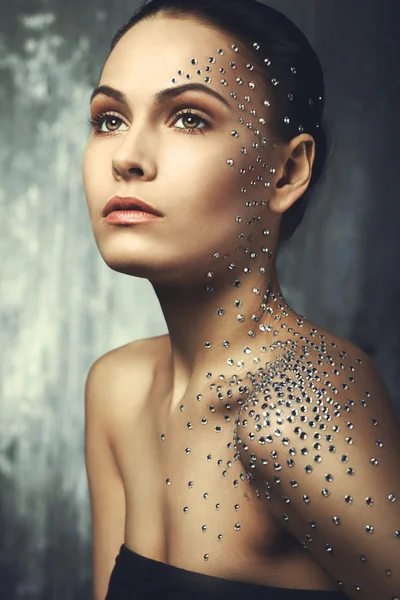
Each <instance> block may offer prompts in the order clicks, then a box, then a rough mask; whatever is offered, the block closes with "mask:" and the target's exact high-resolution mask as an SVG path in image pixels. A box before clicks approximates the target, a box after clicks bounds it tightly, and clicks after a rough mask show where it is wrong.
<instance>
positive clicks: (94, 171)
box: [82, 142, 110, 210]
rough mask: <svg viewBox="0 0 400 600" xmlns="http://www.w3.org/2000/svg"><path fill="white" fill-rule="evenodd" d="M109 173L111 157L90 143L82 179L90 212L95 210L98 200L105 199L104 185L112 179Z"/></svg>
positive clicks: (87, 148)
mask: <svg viewBox="0 0 400 600" xmlns="http://www.w3.org/2000/svg"><path fill="white" fill-rule="evenodd" d="M109 173H110V166H109V157H108V158H107V156H106V155H105V153H104V152H99V148H98V147H96V145H95V144H93V143H92V142H89V143H88V145H87V146H86V149H85V151H84V154H83V158H82V178H83V185H84V189H85V194H86V200H87V202H88V206H89V210H90V209H92V210H93V209H94V208H95V204H96V199H97V201H98V200H99V199H102V198H103V197H104V189H105V188H104V184H105V182H106V180H107V179H109V178H110V177H109ZM102 190H103V193H102Z"/></svg>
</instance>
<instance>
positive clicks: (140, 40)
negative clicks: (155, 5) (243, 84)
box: [100, 15, 249, 97]
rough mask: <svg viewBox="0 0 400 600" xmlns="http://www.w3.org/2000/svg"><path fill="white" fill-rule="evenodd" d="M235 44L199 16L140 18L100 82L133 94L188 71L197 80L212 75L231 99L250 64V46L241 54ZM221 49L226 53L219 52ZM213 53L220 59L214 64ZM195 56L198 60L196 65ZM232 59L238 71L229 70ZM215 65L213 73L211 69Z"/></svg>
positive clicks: (114, 53) (115, 51)
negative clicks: (236, 81)
mask: <svg viewBox="0 0 400 600" xmlns="http://www.w3.org/2000/svg"><path fill="white" fill-rule="evenodd" d="M233 44H235V40H234V39H232V38H231V36H230V35H229V34H227V33H225V32H223V31H219V30H217V29H215V28H213V27H212V26H210V25H207V24H206V23H202V22H200V21H197V20H195V19H194V18H191V17H184V18H176V17H165V16H160V15H157V16H156V17H152V18H149V19H145V20H143V21H140V22H139V23H137V24H136V25H135V26H134V27H132V29H130V30H129V31H128V32H127V33H126V34H125V35H124V36H123V37H122V38H121V39H120V40H119V42H118V43H117V45H116V46H115V48H114V49H113V51H112V52H111V54H110V56H109V57H108V59H107V61H106V63H105V65H104V68H103V71H102V75H101V79H100V84H107V85H110V86H115V87H117V88H119V89H123V90H124V91H125V93H127V94H128V95H129V93H130V91H132V93H137V92H138V89H140V91H141V92H143V93H144V94H146V93H147V92H148V93H152V92H154V91H155V90H157V89H160V88H161V87H169V86H170V85H171V81H172V79H173V78H175V77H176V78H179V79H180V83H182V79H184V78H185V76H187V75H190V76H191V77H190V78H193V79H195V80H197V81H200V80H203V81H204V77H205V76H207V75H209V76H210V77H211V82H210V83H209V86H210V87H212V88H213V89H215V90H217V91H218V92H219V93H221V94H222V95H225V96H227V97H228V95H229V91H231V90H232V88H233V87H234V79H235V77H236V76H237V75H238V73H239V70H240V71H241V73H242V74H243V68H244V67H245V63H246V61H245V51H244V49H242V48H241V51H240V55H239V54H238V53H237V52H234V50H232V45H233ZM219 49H222V50H223V52H224V54H223V55H220V54H218V52H217V50H219ZM211 57H213V58H214V59H215V63H212V64H210V61H209V59H210V58H211ZM193 59H196V61H197V63H196V64H192V62H191V61H192V60H193ZM230 61H234V62H235V64H236V65H237V70H236V71H233V72H231V73H228V70H229V71H230V69H229V62H230ZM210 66H211V67H212V69H211V70H212V71H213V73H211V72H208V71H206V70H205V68H206V67H208V68H209V67H210ZM219 68H226V70H227V75H229V77H226V79H227V80H228V85H227V86H226V88H225V93H224V88H223V86H222V85H221V78H222V77H223V76H222V75H221V74H220V73H219V71H218V70H219ZM198 69H201V71H202V76H201V77H200V76H199V75H198V74H197V71H198ZM178 71H179V74H178ZM182 72H183V73H182ZM182 75H183V76H182ZM248 75H249V73H248V74H246V77H247V78H249V77H248Z"/></svg>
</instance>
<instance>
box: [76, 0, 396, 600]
mask: <svg viewBox="0 0 400 600" xmlns="http://www.w3.org/2000/svg"><path fill="white" fill-rule="evenodd" d="M323 107H324V83H323V74H322V72H321V67H320V64H319V61H318V58H317V57H316V55H315V53H314V51H313V50H312V48H311V47H310V45H309V43H308V41H307V40H306V38H305V37H304V35H303V34H302V33H301V32H300V31H299V30H298V29H297V27H295V26H294V25H293V24H292V23H291V22H290V21H289V20H288V19H287V18H285V17H284V16H283V15H281V14H280V13H278V12H276V11H275V10H273V9H272V8H269V7H267V6H265V5H263V4H260V3H258V2H255V1H254V0H191V1H190V2H187V1H184V0H153V1H152V2H150V3H148V4H146V5H144V6H142V7H141V9H140V10H139V11H138V12H137V14H136V15H135V16H134V17H133V18H132V19H131V20H130V21H129V23H128V24H127V25H126V26H125V27H123V28H122V29H121V30H120V31H119V32H118V33H117V35H116V37H115V38H114V40H113V43H112V49H111V52H110V54H109V56H108V58H107V61H106V63H105V65H104V68H103V71H102V73H101V77H100V81H99V86H98V87H97V88H96V90H95V91H94V93H93V95H92V99H91V125H92V132H91V135H90V139H89V141H88V145H87V149H86V151H85V156H84V161H83V170H84V183H85V190H86V196H87V202H88V207H89V214H90V220H91V224H92V227H93V232H94V236H95V239H96V243H97V245H98V248H99V251H100V253H101V255H102V257H103V259H104V261H105V262H106V264H107V265H108V266H109V267H110V268H111V269H113V270H115V271H118V272H120V273H126V274H127V275H131V276H137V277H145V278H147V279H148V280H149V281H150V282H151V283H152V285H153V287H154V290H155V292H156V294H157V296H158V299H159V301H160V305H161V308H162V310H163V313H164V316H165V319H166V322H167V325H168V331H169V335H166V336H161V337H157V338H154V339H148V340H140V341H135V342H132V343H131V344H128V345H126V346H123V347H121V348H118V349H116V350H113V351H111V352H109V353H107V354H106V355H104V356H102V357H101V358H100V359H98V360H97V361H96V362H95V363H94V365H93V366H92V368H91V369H90V372H89V374H88V378H87V384H86V417H85V418H86V463H87V471H88V480H89V486H90V496H91V506H92V518H93V569H94V595H95V600H104V598H105V597H106V598H107V599H108V600H123V599H128V598H129V599H133V598H135V600H139V599H142V598H153V597H154V598H155V597H158V598H173V599H179V598H203V599H204V598H207V599H208V598H210V599H211V598H219V597H222V598H247V597H251V598H260V599H261V598H265V599H267V598H268V599H269V600H273V599H283V598H285V599H293V600H301V599H310V600H311V599H314V600H322V599H324V600H328V599H331V600H334V599H335V600H338V599H340V598H350V599H354V600H355V599H358V598H362V599H363V600H394V599H395V598H398V597H399V595H400V567H399V565H400V512H399V503H400V499H399V496H400V483H399V470H400V447H399V428H398V424H397V422H396V418H395V415H394V412H393V410H392V408H391V406H390V403H389V399H388V392H387V389H386V387H385V385H384V383H383V381H382V378H381V376H380V374H379V373H378V372H377V370H376V368H375V366H374V364H373V362H372V360H371V359H370V358H369V357H368V356H367V355H366V354H365V353H364V352H363V351H362V350H361V349H360V348H358V347H356V346H354V345H353V344H351V343H350V342H349V341H347V340H344V339H341V338H339V337H338V336H336V335H334V334H333V333H331V332H329V331H326V330H324V329H323V328H322V327H320V326H318V325H315V324H314V323H311V322H310V321H308V320H307V319H305V318H304V317H303V316H302V315H299V314H298V313H296V312H295V311H294V310H293V309H292V308H291V307H290V306H288V304H287V302H286V301H285V300H284V298H283V295H282V292H281V290H280V287H279V282H278V277H277V272H276V267H275V261H276V254H277V251H278V249H279V248H280V247H281V245H282V244H283V243H284V242H285V241H286V240H287V239H288V238H289V237H290V236H291V234H292V233H293V231H294V229H295V228H296V226H297V225H298V223H299V222H300V220H301V217H302V214H303V212H304V209H305V205H306V202H307V197H308V194H309V192H310V190H311V188H312V187H313V186H314V185H315V184H316V182H317V181H318V179H319V177H320V175H321V173H322V169H323V166H324V162H325V159H326V153H327V144H326V137H325V133H324V129H323V126H322V112H323ZM132 318H133V319H140V315H132Z"/></svg>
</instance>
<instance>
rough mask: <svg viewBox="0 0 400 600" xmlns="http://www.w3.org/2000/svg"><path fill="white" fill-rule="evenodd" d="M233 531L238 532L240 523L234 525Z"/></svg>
mask: <svg viewBox="0 0 400 600" xmlns="http://www.w3.org/2000/svg"><path fill="white" fill-rule="evenodd" d="M235 530H236V531H240V523H235Z"/></svg>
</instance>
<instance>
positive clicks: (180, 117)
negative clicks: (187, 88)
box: [174, 110, 209, 134]
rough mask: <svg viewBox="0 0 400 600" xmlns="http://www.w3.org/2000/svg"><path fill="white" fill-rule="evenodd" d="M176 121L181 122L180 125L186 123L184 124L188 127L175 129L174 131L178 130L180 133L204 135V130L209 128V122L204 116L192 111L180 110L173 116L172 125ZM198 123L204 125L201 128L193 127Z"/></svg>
mask: <svg viewBox="0 0 400 600" xmlns="http://www.w3.org/2000/svg"><path fill="white" fill-rule="evenodd" d="M178 121H182V123H184V122H185V121H186V123H187V124H188V127H185V126H184V127H176V129H180V130H181V131H182V132H185V133H196V134H198V133H205V131H206V129H208V127H209V122H208V121H207V120H206V119H205V118H204V115H202V114H201V113H197V112H196V111H194V110H182V111H180V112H179V113H177V114H176V115H175V121H174V123H175V124H176V123H177V122H178ZM199 122H203V123H204V125H202V126H201V127H197V126H194V125H196V123H199Z"/></svg>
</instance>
